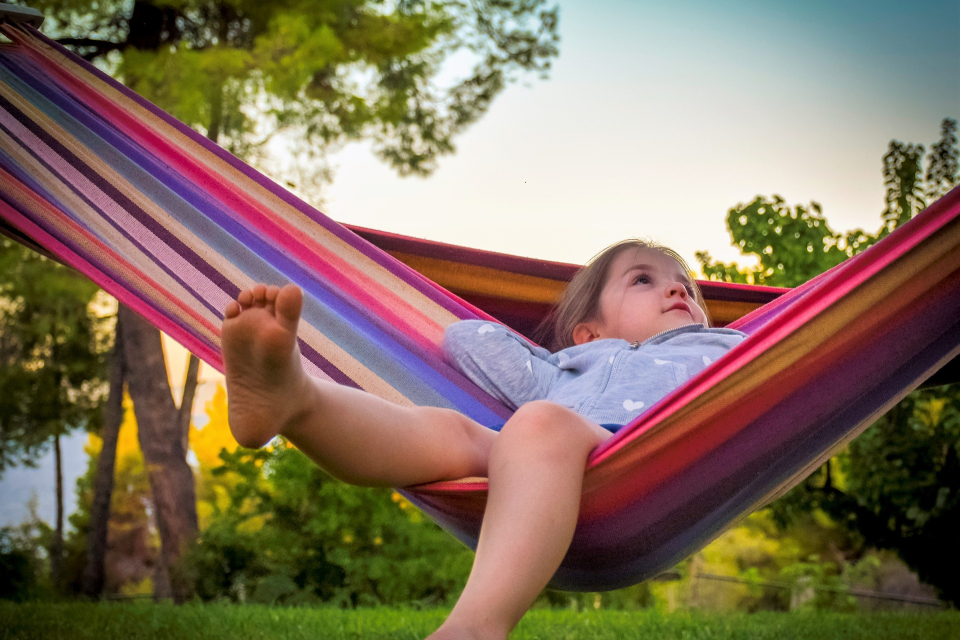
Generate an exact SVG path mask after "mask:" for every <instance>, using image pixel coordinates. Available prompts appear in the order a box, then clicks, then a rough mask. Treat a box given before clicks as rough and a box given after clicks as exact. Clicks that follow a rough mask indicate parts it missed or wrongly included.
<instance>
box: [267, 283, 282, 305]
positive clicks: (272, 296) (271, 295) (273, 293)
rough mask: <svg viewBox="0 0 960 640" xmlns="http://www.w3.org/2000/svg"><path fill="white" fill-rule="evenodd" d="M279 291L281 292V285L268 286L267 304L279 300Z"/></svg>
mask: <svg viewBox="0 0 960 640" xmlns="http://www.w3.org/2000/svg"><path fill="white" fill-rule="evenodd" d="M278 293H280V287H275V286H273V285H270V286H269V287H267V304H274V303H275V302H276V301H277V294H278Z"/></svg>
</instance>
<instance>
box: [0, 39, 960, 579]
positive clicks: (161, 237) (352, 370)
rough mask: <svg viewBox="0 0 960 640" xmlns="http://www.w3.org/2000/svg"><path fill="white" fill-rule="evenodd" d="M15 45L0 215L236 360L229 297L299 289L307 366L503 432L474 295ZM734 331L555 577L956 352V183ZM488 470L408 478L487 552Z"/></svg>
mask: <svg viewBox="0 0 960 640" xmlns="http://www.w3.org/2000/svg"><path fill="white" fill-rule="evenodd" d="M2 31H3V33H4V34H6V35H7V36H8V37H9V38H10V39H11V40H13V41H14V43H13V44H7V45H2V46H0V221H2V224H3V227H4V228H5V229H6V230H7V232H8V233H11V234H13V235H15V237H17V238H18V239H20V240H21V241H23V242H24V243H27V244H32V245H34V246H39V247H40V248H42V249H43V250H45V251H46V252H48V253H50V254H51V255H53V256H55V257H56V258H57V259H58V260H60V261H62V262H64V263H66V264H69V265H71V266H72V267H74V268H76V269H78V270H79V271H81V272H83V273H84V274H86V275H87V276H88V277H89V278H90V279H91V280H93V281H94V282H96V283H97V284H98V285H99V286H101V287H102V288H103V289H104V290H106V291H107V292H109V293H110V294H112V295H114V296H116V297H117V298H118V299H119V300H120V301H121V302H123V303H124V304H126V305H128V306H130V307H131V308H133V309H134V310H136V311H137V312H138V313H140V314H141V315H142V316H144V317H145V318H147V319H148V320H149V321H150V322H152V323H153V324H154V325H156V326H157V327H159V328H160V329H162V330H163V331H165V332H166V333H168V334H169V335H171V336H172V337H173V338H174V339H176V340H178V341H179V342H180V343H181V344H183V345H184V346H185V347H187V348H188V349H189V350H190V351H192V352H193V353H195V354H197V355H198V356H199V357H200V358H202V359H203V360H204V361H205V362H207V363H209V364H210V365H212V366H214V367H215V368H218V369H221V370H222V360H221V357H220V324H221V320H222V312H223V309H224V307H225V306H226V304H227V302H228V301H229V300H231V299H233V298H234V297H235V296H236V295H237V293H238V292H239V291H240V290H241V289H243V288H246V287H250V286H251V285H252V284H254V283H256V282H267V283H269V284H278V285H279V284H283V283H286V282H294V283H296V284H298V285H299V286H300V287H302V288H303V290H304V292H305V303H304V313H303V320H302V323H301V326H300V335H299V341H300V348H301V352H302V354H303V358H304V366H305V367H306V368H307V370H308V371H309V372H310V373H311V374H312V375H315V376H318V377H321V378H324V379H328V380H333V381H335V382H338V383H340V384H345V385H349V386H353V387H357V388H361V389H365V390H367V391H369V392H371V393H374V394H377V395H379V396H381V397H384V398H387V399H389V400H392V401H393V402H396V403H399V404H404V405H411V404H417V405H432V406H438V407H449V408H452V409H456V410H458V411H461V412H463V413H465V414H466V415H469V416H470V417H472V418H474V419H475V420H477V421H478V422H480V423H482V424H486V425H493V424H496V423H500V422H502V421H503V420H504V419H505V418H506V417H508V416H509V410H508V409H506V408H505V407H503V406H501V405H500V404H498V403H497V402H496V401H495V400H493V399H491V398H490V397H488V396H486V395H485V394H484V393H482V392H481V391H479V390H478V389H477V388H475V387H474V386H473V385H472V384H471V383H470V382H468V381H467V380H466V379H465V378H463V377H462V376H461V375H460V374H459V373H457V372H456V371H455V370H453V369H452V368H451V367H450V366H449V365H447V364H446V363H445V361H444V359H443V354H442V351H441V348H440V344H441V338H442V335H443V331H444V328H445V327H446V326H448V325H449V324H451V323H452V322H455V321H457V320H459V319H466V318H487V317H489V316H487V315H486V314H484V313H483V312H482V311H480V310H479V309H477V308H475V307H473V306H471V305H470V304H468V303H466V302H464V301H463V300H461V299H459V298H457V297H456V296H454V295H453V294H451V293H449V292H447V291H446V290H444V289H442V288H440V287H439V286H438V285H436V284H434V283H433V282H431V281H430V280H428V279H426V278H425V277H423V276H422V275H421V274H419V273H418V272H416V271H414V270H413V269H411V268H409V267H407V266H406V265H404V264H403V263H401V262H399V261H398V260H396V259H394V258H393V257H391V256H390V255H388V254H386V253H384V252H383V251H381V250H379V249H377V248H376V247H374V246H373V245H371V244H370V243H368V242H367V241H365V240H363V239H362V238H360V237H359V236H357V235H356V234H354V233H352V232H351V231H349V230H347V229H345V228H343V227H341V226H339V225H337V224H336V223H334V222H333V221H331V220H330V219H328V218H326V217H325V216H323V215H322V214H321V213H319V212H318V211H316V210H314V209H312V208H311V207H309V206H308V205H306V204H304V203H303V202H301V201H300V200H298V199H297V198H295V197H294V196H292V195H291V194H289V193H287V192H285V191H284V190H283V189H281V188H280V187H278V186H277V185H275V184H274V183H272V182H270V181H269V180H268V179H266V178H265V177H264V176H262V175H260V174H259V173H257V172H256V171H254V170H253V169H251V168H250V167H248V166H246V165H244V164H243V163H241V162H240V161H238V160H237V159H236V158H234V157H232V156H230V155H229V154H227V153H226V152H224V151H223V150H221V149H220V148H218V147H216V146H215V145H213V144H211V143H210V142H208V141H207V140H206V139H204V138H203V137H201V136H200V135H198V134H196V133H195V132H193V131H192V130H190V129H189V128H187V127H186V126H184V125H183V124H181V123H179V122H177V121H176V120H174V119H173V118H171V117H170V116H168V115H167V114H165V113H163V112H162V111H160V110H159V109H157V108H156V107H154V106H153V105H151V104H149V103H148V102H146V101H145V100H143V99H142V98H140V97H138V96H136V95H135V94H133V93H132V92H130V91H129V90H127V89H125V88H124V87H123V86H121V85H120V84H118V83H116V82H115V81H113V80H112V79H110V78H109V77H107V76H105V75H104V74H102V73H101V72H99V71H98V70H96V69H95V68H94V67H92V66H91V65H89V64H87V63H85V62H84V61H82V60H80V59H79V58H77V57H76V56H74V55H72V54H70V53H69V52H68V51H66V50H64V49H63V48H61V47H60V46H58V45H57V44H55V43H53V42H51V41H50V40H48V39H46V38H44V37H43V36H42V35H40V34H39V32H37V31H36V30H34V29H32V28H29V27H14V26H10V25H5V26H3V27H2ZM729 326H731V327H734V328H737V329H740V330H741V331H744V332H746V333H747V334H748V335H749V337H748V339H747V340H745V341H744V342H743V343H741V344H740V345H739V346H737V347H736V348H735V349H733V350H732V351H730V352H729V353H728V354H727V355H726V356H725V357H723V358H721V359H720V360H718V361H717V362H715V363H714V364H712V365H711V366H710V367H708V368H707V369H706V370H704V371H703V372H701V373H700V374H699V375H697V376H695V377H694V378H692V379H691V380H689V381H688V382H687V383H686V384H685V385H683V386H682V387H680V388H679V389H677V390H676V391H674V392H673V393H672V394H670V395H669V396H668V397H666V398H664V399H663V400H662V401H661V402H659V403H658V404H657V405H656V406H655V407H653V408H652V409H651V410H650V411H648V412H647V413H645V414H643V415H642V416H641V417H640V418H639V419H638V420H637V421H636V422H634V423H632V424H630V425H628V426H627V427H625V428H623V429H622V430H620V431H619V432H618V433H617V434H616V435H615V436H614V437H612V438H611V439H609V440H608V441H606V442H605V443H604V444H603V445H601V446H600V447H599V448H598V449H597V450H596V451H595V452H594V453H593V454H592V455H591V457H590V460H589V463H588V468H587V471H586V475H585V478H584V485H583V498H582V502H581V509H580V516H579V521H578V525H577V529H576V533H575V535H574V539H573V543H572V545H571V547H570V550H569V552H568V554H567V556H566V558H565V559H564V561H563V564H562V566H561V567H560V569H559V571H558V572H557V574H556V575H555V576H554V578H553V581H552V585H553V586H554V587H556V588H561V589H579V590H603V589H612V588H617V587H621V586H625V585H628V584H633V583H636V582H638V581H640V580H643V579H645V578H648V577H651V576H653V575H656V574H657V573H659V572H661V571H663V570H664V569H667V568H669V567H671V566H673V565H674V564H675V563H676V562H678V561H680V560H682V559H683V558H684V557H686V556H687V555H689V554H690V553H692V552H694V551H695V550H697V549H698V548H700V547H702V546H704V545H706V544H707V543H708V542H710V541H711V540H712V539H713V538H715V537H716V536H718V535H719V534H720V533H721V532H722V531H723V530H724V529H725V528H726V527H728V526H730V525H731V524H732V523H734V522H736V521H737V520H739V519H740V518H742V517H744V516H745V515H747V514H749V513H750V512H751V511H753V510H755V509H757V508H759V507H761V506H763V505H764V504H766V503H768V502H769V501H771V500H772V499H774V498H776V497H777V496H779V495H780V494H782V493H783V492H785V491H786V490H788V489H789V488H790V487H792V486H794V485H795V484H797V483H798V482H799V481H800V480H801V479H803V478H804V477H806V476H807V475H808V474H809V473H810V472H812V471H813V470H814V469H816V468H817V467H818V466H819V465H820V464H822V463H823V461H824V460H826V459H827V458H828V457H829V456H830V455H831V454H832V453H834V452H835V451H836V450H837V449H838V448H840V447H841V446H843V445H844V443H846V442H848V441H849V440H851V439H852V438H854V437H855V436H856V435H857V434H859V433H860V432H861V431H862V430H863V429H864V428H866V426H867V425H869V424H870V423H871V422H873V421H874V420H875V419H876V418H877V417H879V416H880V415H881V414H882V413H883V412H884V411H886V410H887V409H889V408H890V407H891V406H892V405H893V404H895V403H896V402H898V401H899V400H900V399H901V398H903V397H904V396H905V395H906V394H907V393H909V392H910V391H911V390H912V389H914V388H915V387H916V386H917V385H918V384H920V383H921V382H922V381H924V380H925V379H926V378H927V377H929V375H930V374H931V373H932V372H934V371H936V370H937V369H939V368H940V367H941V366H942V365H943V364H944V363H946V362H947V361H949V360H950V359H952V358H953V357H955V356H957V355H958V353H960V190H954V191H953V192H951V193H950V194H948V195H947V196H945V197H944V198H942V199H941V200H939V201H938V202H936V203H934V204H933V205H931V206H930V207H929V208H928V209H927V210H926V211H924V212H923V213H922V214H920V215H919V216H917V217H916V218H915V219H913V220H912V221H910V222H909V223H907V224H905V225H904V226H902V227H901V228H900V229H898V230H897V231H896V232H894V233H893V234H891V235H890V236H889V237H888V238H887V239H885V240H883V241H882V242H880V243H878V244H877V245H876V246H874V247H872V248H871V249H870V250H868V251H866V252H864V253H863V254H860V255H859V256H857V257H855V258H853V259H851V260H848V261H847V262H845V263H843V264H841V265H840V266H838V267H836V268H834V269H832V270H831V271H829V272H827V273H825V274H823V275H821V276H819V277H817V278H815V279H814V280H812V281H810V282H808V283H807V284H805V285H804V286H802V287H799V288H797V289H794V290H792V291H790V292H789V293H787V294H785V295H782V296H780V297H779V298H777V299H776V300H774V301H773V302H771V303H769V304H767V305H765V306H763V307H761V308H759V309H758V310H756V311H754V312H752V313H750V314H748V315H746V316H745V317H743V318H741V319H739V320H737V321H735V322H733V323H732V324H730V325H729ZM486 489H487V484H486V481H485V480H484V479H480V478H473V479H464V480H460V481H456V482H438V483H434V484H430V485H424V486H418V487H410V488H406V489H405V490H404V491H405V494H406V495H407V496H408V497H409V498H410V499H411V500H412V501H413V502H414V503H415V504H417V505H418V506H419V507H420V508H421V509H423V510H424V511H426V512H427V513H428V514H429V515H430V516H431V517H433V518H434V519H435V520H436V521H437V522H438V523H439V524H441V525H442V526H443V527H445V528H446V529H448V530H450V531H451V532H452V533H453V534H454V535H455V536H457V537H458V538H459V539H460V540H462V541H463V542H464V543H465V544H467V545H469V546H471V547H473V546H475V545H476V540H477V535H478V532H479V528H480V522H481V518H482V516H483V509H484V504H485V498H486Z"/></svg>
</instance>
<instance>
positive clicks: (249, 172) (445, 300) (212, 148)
mask: <svg viewBox="0 0 960 640" xmlns="http://www.w3.org/2000/svg"><path fill="white" fill-rule="evenodd" d="M28 29H29V33H30V35H31V36H33V37H34V38H36V39H37V40H38V41H40V42H43V43H45V44H47V45H49V46H51V47H54V48H55V49H56V50H57V51H58V53H60V54H61V55H64V56H65V57H67V58H68V59H70V60H71V61H72V62H74V63H75V64H77V65H78V66H80V67H81V68H83V69H84V70H85V71H86V72H88V73H90V74H91V75H92V76H94V77H96V78H98V79H99V80H101V81H102V82H104V83H105V84H107V85H109V86H110V87H112V88H113V89H115V90H116V91H118V92H119V93H121V94H123V95H124V96H126V97H127V98H129V99H130V100H131V101H133V102H135V103H137V104H138V105H140V106H141V107H142V108H144V109H145V110H147V111H149V112H150V113H152V114H153V115H154V116H156V117H157V118H159V119H160V120H162V121H164V122H165V123H167V124H168V125H170V126H171V127H173V128H175V129H176V130H178V131H179V132H180V133H181V134H183V135H185V136H187V137H189V138H190V139H191V140H192V141H193V142H195V143H196V144H198V145H200V146H202V147H203V148H205V149H206V150H207V151H209V152H211V153H213V154H214V155H216V156H217V157H218V158H220V159H221V160H223V161H224V162H226V163H228V164H229V165H230V166H231V167H233V168H234V169H235V170H237V171H239V172H240V173H242V174H244V175H245V176H246V177H248V178H249V179H251V180H252V181H254V182H256V183H257V184H259V185H260V186H261V187H263V188H264V189H266V190H267V191H269V192H270V193H271V194H273V195H274V196H276V197H278V198H280V199H281V200H282V201H284V202H286V203H287V204H289V205H290V206H292V207H294V208H295V209H297V210H298V211H300V212H301V213H302V214H304V215H305V216H307V217H308V218H310V219H311V220H313V221H314V222H316V223H317V224H319V225H320V226H322V227H323V228H324V229H326V230H327V231H329V232H330V233H332V234H333V235H335V236H336V237H338V238H340V239H341V240H343V241H344V242H346V243H347V244H349V245H350V246H352V247H353V248H355V249H356V250H357V251H359V252H360V253H362V254H363V255H365V256H367V257H368V258H370V259H371V260H373V261H374V262H376V263H377V264H379V265H381V266H382V267H384V268H385V269H387V270H388V271H389V272H391V273H393V274H394V275H396V276H398V277H401V278H402V279H403V280H404V281H405V282H407V284H409V285H411V286H413V287H414V288H415V289H416V290H417V291H419V292H420V293H422V294H423V295H424V296H426V297H427V298H428V299H430V300H432V301H433V302H435V303H437V304H438V305H440V306H441V307H442V308H444V309H446V310H447V311H449V312H451V313H453V314H454V315H456V316H457V317H459V318H472V317H474V316H472V315H466V316H464V315H463V314H464V308H463V307H462V306H461V305H459V304H457V303H456V302H455V301H453V300H452V299H450V298H449V297H448V296H444V295H442V294H440V293H439V292H437V291H436V290H435V289H434V287H433V286H432V283H429V281H425V278H424V277H423V276H422V275H421V274H419V273H418V272H416V271H414V270H413V269H410V268H409V267H407V266H406V265H405V264H403V263H401V262H399V261H397V260H395V259H394V258H393V257H392V256H389V255H388V254H386V253H384V252H383V251H381V250H380V249H378V248H377V247H375V246H373V245H372V244H370V243H369V242H367V241H366V240H363V239H362V238H359V237H358V236H357V235H356V234H354V233H352V232H350V231H349V230H347V229H344V228H343V227H342V226H340V225H339V224H337V223H336V222H334V221H333V220H330V219H329V218H328V217H327V216H325V215H323V214H322V213H320V212H319V211H317V210H316V209H314V208H313V207H311V206H310V205H308V204H307V203H305V202H303V201H302V200H300V199H299V198H297V197H296V196H294V195H293V194H291V193H290V192H288V191H287V190H285V189H283V188H281V187H279V186H278V185H277V184H276V183H275V182H273V181H272V180H270V179H269V178H267V177H266V176H264V175H263V174H261V173H260V172H258V171H256V170H255V169H253V168H252V167H250V166H249V165H247V164H245V163H243V162H241V161H240V160H238V159H237V158H236V157H235V156H233V155H232V154H230V153H228V152H227V151H225V150H224V149H222V148H220V147H219V146H217V145H216V144H214V143H212V142H211V141H209V140H207V139H206V138H204V137H203V136H201V135H200V134H199V133H197V132H196V131H194V130H193V129H191V128H189V127H187V126H186V125H184V124H183V123H182V122H180V121H178V120H176V119H175V118H173V117H172V116H170V115H169V114H167V113H166V112H164V111H163V110H161V109H160V108H159V107H157V106H155V105H153V104H151V103H150V102H148V101H147V100H144V99H143V98H142V97H140V96H139V95H137V94H136V93H134V92H133V91H132V90H130V89H128V88H127V87H125V86H123V85H122V84H120V83H119V82H117V81H116V80H114V79H113V78H111V77H110V76H108V75H107V74H105V73H103V72H102V71H100V70H99V69H97V68H96V67H94V66H93V65H91V64H90V63H88V62H87V61H86V60H83V59H82V58H80V57H79V56H77V55H75V54H73V53H72V52H70V51H68V50H66V49H63V47H61V46H60V45H58V44H57V43H56V42H54V41H53V40H50V39H49V38H47V37H46V36H44V35H43V34H41V33H40V32H39V31H37V30H36V29H33V28H28ZM51 64H52V63H51Z"/></svg>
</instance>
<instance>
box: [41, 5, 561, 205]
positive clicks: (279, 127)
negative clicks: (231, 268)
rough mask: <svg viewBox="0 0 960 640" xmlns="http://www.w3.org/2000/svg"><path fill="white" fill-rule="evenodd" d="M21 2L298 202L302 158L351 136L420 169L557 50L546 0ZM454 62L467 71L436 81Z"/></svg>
mask: <svg viewBox="0 0 960 640" xmlns="http://www.w3.org/2000/svg"><path fill="white" fill-rule="evenodd" d="M32 4H33V5H34V6H35V7H36V8H37V9H39V10H41V11H43V12H44V14H45V15H47V17H48V21H47V22H46V23H45V24H44V28H46V29H47V30H48V32H49V33H50V34H51V35H52V36H53V37H55V38H56V39H58V40H59V41H60V42H61V43H63V44H65V45H67V46H70V47H73V48H74V49H75V50H76V51H77V52H78V53H79V54H80V55H82V56H83V57H85V58H86V59H88V60H93V61H99V62H100V63H102V64H104V65H105V66H106V67H107V68H109V69H110V70H111V71H112V72H114V73H115V74H116V76H117V77H118V78H120V79H121V80H122V81H123V82H124V83H125V84H127V85H128V86H129V87H131V88H132V89H134V90H135V91H137V92H138V93H140V94H141V95H143V96H144V97H146V98H147V99H149V100H151V101H152V102H154V103H156V104H157V105H159V106H160V107H162V108H164V109H166V110H167V111H169V112H170V113H171V114H173V115H174V116H175V117H177V118H179V119H180V120H182V121H183V122H185V123H187V124H189V125H190V126H192V127H194V128H196V129H198V130H199V131H202V132H203V133H204V134H206V135H207V136H208V137H209V138H210V139H211V140H214V141H216V142H219V143H220V144H221V145H222V146H224V147H225V148H227V149H228V150H230V151H231V152H233V153H235V154H236V155H238V156H239V157H241V158H244V159H247V160H249V161H254V162H256V161H257V160H258V159H260V160H261V162H260V163H259V165H260V166H262V167H264V168H265V169H266V170H267V173H269V174H272V175H273V176H274V177H277V178H281V181H283V182H287V183H289V184H293V185H296V186H299V187H300V188H301V190H303V191H304V192H305V193H306V192H307V191H308V189H309V187H310V185H308V184H303V183H301V184H297V183H296V182H294V178H293V177H291V176H294V175H296V174H298V173H299V174H301V175H302V173H303V172H302V171H300V169H301V168H302V167H301V166H300V163H301V161H302V162H305V163H307V164H311V165H313V166H316V165H317V161H318V160H319V159H321V158H322V156H323V154H324V153H325V152H326V151H328V150H330V149H333V148H336V147H338V146H339V145H341V144H343V143H345V142H347V141H350V140H359V139H371V140H373V141H374V148H375V151H376V153H377V155H378V156H380V157H381V158H382V159H383V160H385V161H386V162H388V163H389V164H391V165H392V166H393V167H395V168H396V169H397V170H398V171H399V172H400V173H401V174H417V175H427V174H429V173H430V172H431V171H433V169H435V168H436V166H437V158H438V156H440V155H442V154H445V153H451V152H453V151H454V144H453V140H454V138H455V137H456V136H457V135H458V134H459V133H461V132H462V131H464V130H465V129H466V128H467V127H468V126H469V125H471V124H472V123H473V122H475V121H476V120H477V119H478V118H480V117H481V116H482V115H483V114H484V113H485V112H486V111H487V109H489V107H490V104H491V103H492V101H493V99H494V98H495V97H496V96H497V95H498V94H499V93H500V92H501V91H503V89H504V88H505V87H506V85H507V84H508V83H509V82H510V81H511V80H512V79H513V78H514V77H515V76H516V75H517V74H518V73H519V72H521V71H532V72H535V73H540V74H541V75H542V74H545V73H546V71H547V70H548V69H549V67H550V62H551V60H552V58H553V57H555V56H556V55H557V42H558V35H557V25H558V22H557V16H558V11H557V9H556V8H552V9H547V8H544V4H545V0H473V1H471V2H465V1H456V2H436V1H428V0H397V1H395V2H384V1H383V0H280V1H278V2H261V1H258V0H219V1H218V0H136V1H134V2H132V3H130V2H128V1H121V0H104V1H102V2H98V3H95V4H91V3H88V2H84V1H82V0H35V1H34V2H32ZM455 53H461V54H463V53H469V54H471V57H472V59H473V66H472V69H471V71H470V73H469V74H468V75H467V77H466V78H464V79H462V80H460V81H457V82H451V83H449V84H448V86H441V84H440V78H441V71H442V70H443V64H444V62H445V61H447V60H448V59H449V58H450V57H451V56H452V55H453V54H455ZM279 132H288V133H289V134H290V135H289V136H288V137H287V142H288V143H291V144H294V145H295V147H296V149H295V153H294V154H293V156H295V157H296V160H295V161H293V162H285V161H286V160H287V159H290V158H292V157H293V156H291V149H290V147H289V146H285V147H284V149H283V151H282V154H283V155H284V158H278V159H275V161H274V162H270V163H268V162H264V161H262V160H263V154H265V153H269V150H268V149H267V147H266V145H265V143H266V142H267V141H268V140H269V139H270V138H271V137H272V136H274V135H276V134H277V133H279ZM277 160H279V162H278V161H277ZM283 165H286V167H285V168H284V169H281V168H280V167H282V166H283ZM284 175H286V176H287V177H288V178H289V179H287V180H282V178H283V177H284ZM319 175H321V176H323V175H325V172H324V171H321V172H320V173H319ZM314 177H316V175H315V176H314Z"/></svg>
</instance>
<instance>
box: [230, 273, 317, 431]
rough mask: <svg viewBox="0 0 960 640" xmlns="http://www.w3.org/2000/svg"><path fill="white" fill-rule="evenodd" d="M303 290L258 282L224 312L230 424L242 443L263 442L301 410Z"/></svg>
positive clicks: (304, 384) (306, 381)
mask: <svg viewBox="0 0 960 640" xmlns="http://www.w3.org/2000/svg"><path fill="white" fill-rule="evenodd" d="M302 307H303V292H302V291H301V290H300V288H299V287H297V286H296V285H292V284H290V285H286V286H284V287H283V288H279V287H275V286H266V285H263V284H258V285H256V286H254V287H253V288H252V289H247V290H244V291H241V292H240V294H239V295H238V296H237V299H236V300H234V301H232V302H230V303H229V304H228V305H227V308H226V310H225V312H224V320H223V329H222V333H221V340H222V346H223V363H224V368H225V370H226V379H227V414H228V421H229V423H230V430H231V432H232V433H233V436H234V437H235V438H236V439H237V442H238V443H239V444H240V445H241V446H244V447H248V448H257V447H262V446H263V445H265V444H266V443H267V442H269V441H270V440H271V439H273V437H274V436H276V435H277V434H279V433H280V432H282V431H283V430H284V428H285V427H286V426H288V424H289V423H290V422H291V421H294V420H296V419H297V418H298V416H299V415H300V414H301V413H302V411H303V409H304V407H303V395H304V394H303V391H304V389H305V386H306V385H307V384H308V380H307V374H306V373H305V372H304V370H303V367H302V366H301V364H300V350H299V348H298V347H297V326H298V324H299V321H300V311H301V309H302Z"/></svg>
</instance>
